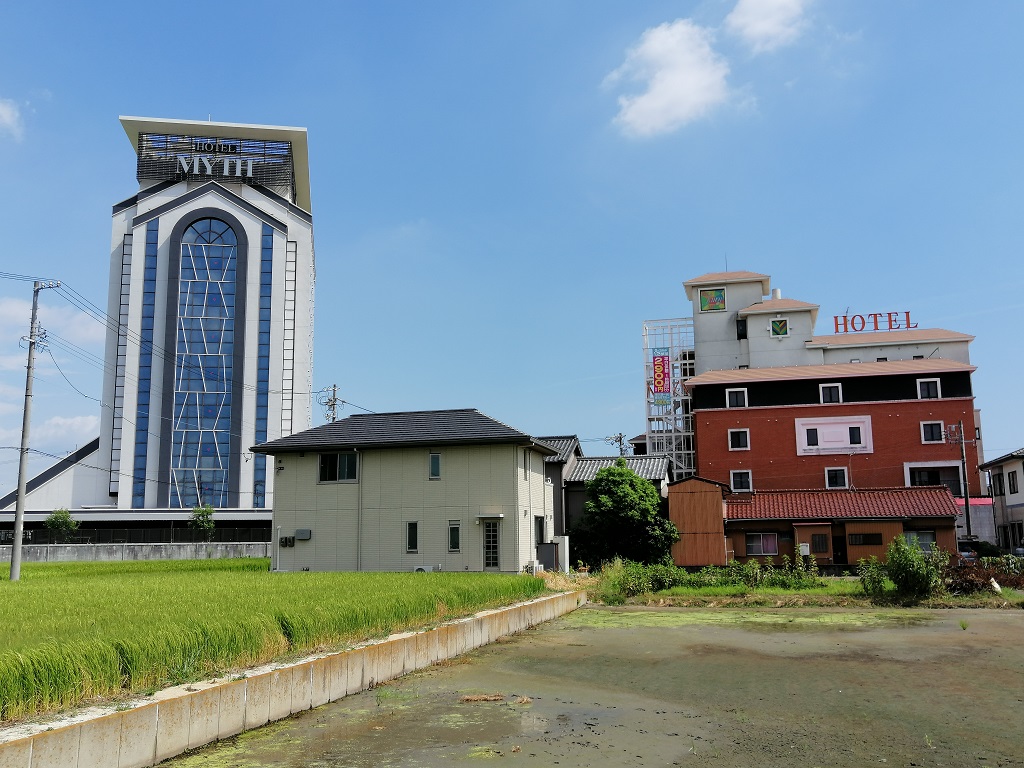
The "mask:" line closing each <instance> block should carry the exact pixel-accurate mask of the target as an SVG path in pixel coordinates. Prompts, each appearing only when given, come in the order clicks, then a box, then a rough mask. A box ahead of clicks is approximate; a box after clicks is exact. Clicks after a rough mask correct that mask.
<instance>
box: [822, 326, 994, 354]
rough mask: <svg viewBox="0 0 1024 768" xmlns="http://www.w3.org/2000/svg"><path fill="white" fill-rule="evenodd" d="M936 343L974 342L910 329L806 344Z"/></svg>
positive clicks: (840, 336)
mask: <svg viewBox="0 0 1024 768" xmlns="http://www.w3.org/2000/svg"><path fill="white" fill-rule="evenodd" d="M937 341H974V337H973V336H971V335H969V334H966V333H959V332H958V331H947V330H945V329H943V328H912V329H910V330H902V331H865V332H862V333H837V334H833V335H831V336H812V337H811V340H810V341H808V342H807V344H806V346H807V348H808V349H815V348H817V347H837V348H842V349H846V348H850V347H879V346H884V345H892V344H927V343H928V342H937Z"/></svg>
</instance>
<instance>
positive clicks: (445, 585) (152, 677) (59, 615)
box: [0, 559, 544, 721]
mask: <svg viewBox="0 0 1024 768" xmlns="http://www.w3.org/2000/svg"><path fill="white" fill-rule="evenodd" d="M0 579H2V580H0V721H8V720H13V719H18V718H21V717H25V716H28V715H32V714H36V713H40V712H47V711H55V710H60V709H65V708H67V707H72V706H75V705H77V704H81V703H83V702H86V701H88V700H90V699H93V698H96V697H103V696H111V695H116V694H119V693H123V692H146V691H152V690H156V689H158V688H161V687H164V686H167V685H175V684H180V683H184V682H189V681H194V680H199V679H203V678H207V677H213V676H216V675H221V674H224V673H226V672H228V671H230V670H234V669H241V668H244V667H248V666H254V665H258V664H262V663H266V662H268V661H271V660H272V659H275V658H279V657H282V656H288V655H289V654H295V655H300V654H302V653H305V652H311V651H314V650H320V649H328V648H342V647H345V646H347V645H350V644H353V643H357V642H360V641H363V640H367V639H370V638H375V637H384V636H386V635H388V634H391V633H392V632H397V631H402V630H405V629H411V628H415V627H423V626H430V625H433V624H437V623H440V622H443V621H446V620H449V619H452V618H456V617H458V616H463V615H467V614H471V613H474V612H476V611H478V610H482V609H485V608H489V607H495V606H498V605H507V604H509V603H513V602H517V601H520V600H526V599H530V598H532V597H536V596H537V595H539V594H541V593H542V592H543V591H544V582H543V580H542V579H538V578H534V577H532V576H507V575H502V574H484V573H270V571H269V561H268V560H266V559H246V560H176V561H145V562H141V561H140V562H116V563H26V564H25V565H24V566H23V567H22V577H21V580H20V581H18V582H13V583H12V582H11V581H9V580H8V573H7V569H5V568H0Z"/></svg>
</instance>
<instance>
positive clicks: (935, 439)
mask: <svg viewBox="0 0 1024 768" xmlns="http://www.w3.org/2000/svg"><path fill="white" fill-rule="evenodd" d="M942 432H943V430H942V422H941V421H923V422H921V442H922V443H941V442H942V441H943V439H944V438H943V434H942Z"/></svg>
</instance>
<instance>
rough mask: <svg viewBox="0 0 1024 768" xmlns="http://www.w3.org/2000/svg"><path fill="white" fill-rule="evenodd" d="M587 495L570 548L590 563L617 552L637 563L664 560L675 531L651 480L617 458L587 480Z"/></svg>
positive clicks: (670, 546)
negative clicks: (613, 463)
mask: <svg viewBox="0 0 1024 768" xmlns="http://www.w3.org/2000/svg"><path fill="white" fill-rule="evenodd" d="M587 498H588V501H587V503H586V504H585V505H584V507H583V520H582V522H581V525H580V527H579V529H578V530H576V531H574V532H573V533H574V534H575V535H576V541H575V542H574V548H575V549H576V550H577V552H578V553H579V554H578V556H579V557H581V558H582V559H584V560H586V562H587V563H589V564H590V565H594V566H596V565H599V564H600V563H601V562H604V561H607V560H611V559H613V558H615V557H621V558H624V559H626V560H633V561H635V562H638V563H659V562H663V561H665V559H666V558H667V557H668V556H669V553H670V552H671V550H672V545H673V544H674V543H675V542H677V541H679V531H678V529H677V528H676V526H675V524H674V523H673V522H672V521H671V520H669V519H668V517H667V516H666V514H665V513H664V512H663V510H662V502H661V497H660V496H658V491H657V489H655V487H654V484H653V483H651V482H650V481H649V480H645V479H644V478H642V477H640V475H638V474H637V473H636V472H634V471H633V470H631V469H630V468H629V467H627V466H626V461H625V459H621V458H620V459H617V460H616V462H615V465H614V466H612V467H605V468H604V469H602V470H599V471H598V473H597V475H596V476H595V477H594V479H593V480H591V481H590V482H589V483H587Z"/></svg>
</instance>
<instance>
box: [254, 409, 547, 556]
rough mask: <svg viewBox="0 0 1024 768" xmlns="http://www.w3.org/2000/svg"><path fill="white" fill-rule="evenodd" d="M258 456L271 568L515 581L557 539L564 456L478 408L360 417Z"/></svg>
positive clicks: (262, 448) (275, 444)
mask: <svg viewBox="0 0 1024 768" xmlns="http://www.w3.org/2000/svg"><path fill="white" fill-rule="evenodd" d="M252 450H253V452H255V453H261V454H269V455H271V456H273V463H272V465H271V466H273V471H274V473H275V496H274V518H273V525H274V539H273V540H274V542H275V547H274V557H273V568H274V569H275V570H280V571H298V570H311V571H414V570H428V571H429V570H445V571H499V572H506V573H517V572H519V571H522V570H523V569H524V568H525V567H526V566H528V565H529V564H530V563H531V562H532V561H535V560H537V559H538V556H537V545H538V544H544V543H547V542H550V541H551V538H552V536H553V511H554V500H553V493H552V486H551V484H550V483H549V482H547V481H546V480H545V474H544V458H545V457H546V456H550V455H554V454H556V453H557V452H556V451H555V450H554V449H553V448H551V447H550V446H548V445H546V444H545V443H543V442H541V441H538V440H536V439H535V438H532V437H530V436H529V435H527V434H525V433H523V432H520V431H519V430H516V429H513V428H512V427H509V426H508V425H506V424H502V423H501V422H500V421H496V420H495V419H492V418H490V417H489V416H485V415H484V414H482V413H480V412H479V411H477V410H475V409H460V410H445V411H414V412H403V413H365V414H355V415H352V416H349V417H348V418H346V419H342V420H341V421H336V422H332V423H329V424H324V425H322V426H319V427H315V428H313V429H309V430H306V431H304V432H299V433H296V434H294V435H289V436H288V437H283V438H281V439H279V440H273V441H270V442H267V443H262V444H260V445H256V446H254V447H253V448H252ZM268 463H269V462H268Z"/></svg>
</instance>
